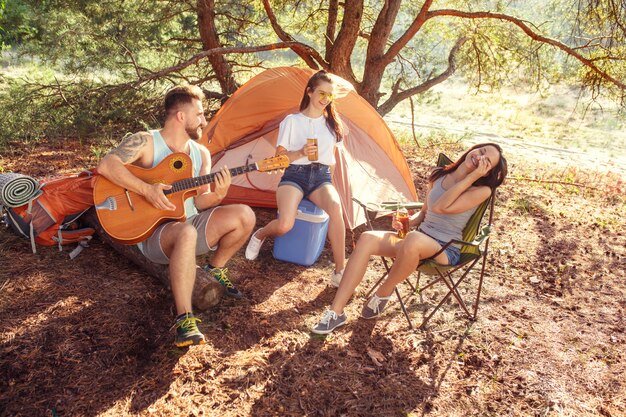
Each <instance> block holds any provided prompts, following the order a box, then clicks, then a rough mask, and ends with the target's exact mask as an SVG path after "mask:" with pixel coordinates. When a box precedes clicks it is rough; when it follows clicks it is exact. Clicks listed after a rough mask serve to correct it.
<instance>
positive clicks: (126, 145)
mask: <svg viewBox="0 0 626 417" xmlns="http://www.w3.org/2000/svg"><path fill="white" fill-rule="evenodd" d="M146 143H148V139H147V138H146V136H145V134H144V133H135V134H134V135H130V136H128V137H126V138H124V139H123V140H122V142H121V143H120V144H119V145H118V146H117V148H115V149H113V150H112V151H111V155H116V156H117V157H118V158H120V160H121V161H122V163H123V164H128V163H130V162H133V161H135V160H136V159H137V155H138V154H139V151H140V150H141V148H143V147H144V146H146Z"/></svg>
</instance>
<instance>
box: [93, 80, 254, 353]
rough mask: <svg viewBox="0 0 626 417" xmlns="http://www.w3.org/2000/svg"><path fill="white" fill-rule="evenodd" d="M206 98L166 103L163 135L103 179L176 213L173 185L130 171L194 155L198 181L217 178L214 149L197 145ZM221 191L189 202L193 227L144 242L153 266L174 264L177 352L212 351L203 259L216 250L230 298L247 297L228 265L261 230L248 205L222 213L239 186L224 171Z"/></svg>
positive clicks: (125, 154)
mask: <svg viewBox="0 0 626 417" xmlns="http://www.w3.org/2000/svg"><path fill="white" fill-rule="evenodd" d="M203 98H204V94H203V92H202V90H201V89H200V88H199V87H197V86H178V87H174V88H172V89H171V90H169V91H168V92H167V94H166V95H165V100H164V107H165V123H164V126H163V128H162V129H160V130H151V131H149V132H139V133H136V134H134V135H131V136H128V137H126V138H125V139H124V140H122V142H121V143H120V144H119V145H118V146H117V147H116V148H114V149H113V150H112V151H111V152H109V153H108V154H107V155H106V156H105V157H104V158H103V159H102V161H101V162H100V164H99V165H98V172H99V173H100V174H101V175H103V176H104V177H106V178H107V179H108V180H109V181H111V182H113V183H115V184H117V185H119V186H120V187H123V188H125V189H126V190H129V191H132V192H135V193H137V194H140V195H141V196H143V198H145V199H146V200H147V201H149V202H150V203H151V204H152V205H153V206H154V207H155V208H156V209H159V210H175V209H176V207H175V206H174V204H172V202H171V201H170V200H169V199H168V198H167V197H166V195H165V194H164V191H165V190H168V189H170V188H171V187H172V186H171V185H166V184H163V183H160V182H158V179H155V182H154V183H148V182H146V181H144V180H142V179H140V178H138V177H137V176H136V175H134V174H133V173H131V172H130V170H129V169H128V168H127V167H126V166H125V165H127V164H133V165H136V166H138V167H141V168H146V169H150V168H153V167H155V166H156V165H157V164H158V163H159V162H161V161H162V160H163V159H164V158H166V157H167V156H168V155H170V154H172V153H174V152H181V153H185V154H187V155H189V156H190V157H191V161H192V168H193V174H194V176H196V177H197V176H199V175H208V174H209V173H210V171H211V155H210V153H209V150H208V149H207V148H206V147H205V146H203V145H200V144H198V143H197V142H196V141H197V140H198V139H199V138H200V136H201V134H202V128H203V127H204V126H206V124H207V122H206V119H205V117H204V108H203V105H202V100H203ZM214 182H215V189H214V191H211V190H210V186H209V185H208V184H207V185H203V186H201V187H200V188H199V189H198V193H197V195H196V196H194V197H190V198H187V200H185V216H186V221H185V222H176V221H168V222H166V223H163V224H161V225H160V226H159V227H158V228H156V229H155V230H154V233H152V235H151V236H150V237H148V238H147V239H146V240H144V241H143V242H141V243H139V249H140V250H141V252H142V253H143V254H144V255H145V256H146V257H147V258H148V259H149V260H150V261H152V262H156V263H160V264H169V275H170V281H171V287H172V294H173V296H174V303H175V305H176V310H177V314H178V317H177V318H176V322H175V327H176V339H175V342H174V343H175V345H176V346H179V347H181V346H188V345H197V344H204V343H205V339H204V335H203V334H202V333H201V332H200V331H199V330H198V327H197V324H196V322H197V321H199V320H198V319H197V318H196V317H194V315H193V312H192V306H191V296H192V291H193V287H194V281H195V278H196V255H202V254H205V253H207V252H208V251H214V253H213V257H212V259H211V264H209V265H208V267H209V271H210V272H211V273H212V275H213V276H214V277H215V278H216V279H217V280H218V281H219V282H220V283H222V285H224V286H225V287H226V294H228V295H230V296H233V297H236V298H240V297H241V293H239V291H238V290H237V289H236V288H235V287H234V286H233V285H232V283H231V282H230V280H229V279H228V277H227V275H226V273H227V268H225V267H224V266H225V265H226V263H227V262H228V260H229V259H230V258H231V257H232V256H233V255H234V254H235V253H236V252H237V250H239V248H240V247H241V246H243V244H244V243H245V242H246V241H247V240H248V237H249V236H250V233H251V232H252V228H253V227H254V224H255V215H254V212H253V211H252V210H251V209H250V207H248V206H246V205H242V204H233V205H226V206H219V204H220V202H221V201H222V199H223V198H224V197H225V196H226V193H227V191H228V188H229V187H230V183H231V174H230V172H229V170H228V168H226V167H224V168H223V169H222V170H221V171H220V172H219V173H217V174H216V175H215V181H214Z"/></svg>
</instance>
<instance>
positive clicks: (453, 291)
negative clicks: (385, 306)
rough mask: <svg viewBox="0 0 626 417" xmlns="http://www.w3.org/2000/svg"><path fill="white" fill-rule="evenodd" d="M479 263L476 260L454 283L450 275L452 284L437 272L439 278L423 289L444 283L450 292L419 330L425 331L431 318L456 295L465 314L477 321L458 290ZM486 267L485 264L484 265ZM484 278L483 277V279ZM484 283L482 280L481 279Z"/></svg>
mask: <svg viewBox="0 0 626 417" xmlns="http://www.w3.org/2000/svg"><path fill="white" fill-rule="evenodd" d="M477 261H478V259H476V260H475V261H474V262H473V263H472V265H470V267H469V268H467V270H466V271H465V273H464V274H463V275H461V277H460V278H459V279H458V280H457V281H456V282H454V280H453V279H452V277H451V275H450V274H447V275H448V278H449V279H450V282H448V280H447V279H446V277H445V276H444V275H443V274H442V273H441V272H440V271H437V272H438V273H439V278H437V279H435V280H433V281H432V282H429V283H428V285H426V286H425V287H424V288H422V289H426V288H428V287H430V286H431V285H433V284H434V283H436V282H439V281H443V282H444V283H445V284H446V286H447V287H448V292H447V293H446V295H445V296H444V297H443V298H442V299H441V301H440V302H439V304H437V306H436V307H435V308H433V310H432V311H431V312H430V314H429V315H428V316H427V317H426V318H425V319H424V321H422V324H420V326H419V328H420V329H423V328H424V326H426V323H428V321H429V320H430V319H431V317H432V316H433V315H434V314H435V313H436V312H437V310H439V308H440V307H441V306H442V305H443V304H444V303H445V302H446V301H447V300H448V298H450V296H451V295H454V298H456V301H457V302H458V303H459V306H460V307H461V308H462V309H463V311H464V312H465V314H467V317H468V318H469V319H470V320H475V319H476V315H472V314H471V313H470V312H469V310H468V309H467V306H466V305H465V302H464V301H463V299H462V298H461V295H460V294H459V292H458V290H457V288H458V287H459V285H460V284H461V282H463V280H464V279H465V277H466V276H467V274H468V273H469V271H471V269H472V267H473V266H474V264H476V262H477ZM483 265H484V263H483ZM481 278H482V277H481ZM481 281H482V279H481ZM474 310H476V306H474Z"/></svg>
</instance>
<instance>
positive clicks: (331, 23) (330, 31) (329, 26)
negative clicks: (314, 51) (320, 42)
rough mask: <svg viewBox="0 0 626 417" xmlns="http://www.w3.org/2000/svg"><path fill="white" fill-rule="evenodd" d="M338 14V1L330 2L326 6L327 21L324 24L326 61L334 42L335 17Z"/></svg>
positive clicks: (332, 0)
mask: <svg viewBox="0 0 626 417" xmlns="http://www.w3.org/2000/svg"><path fill="white" fill-rule="evenodd" d="M338 14H339V0H330V2H329V4H328V21H327V22H326V52H325V54H324V55H325V58H326V61H328V60H329V59H330V52H331V50H332V49H333V46H334V42H335V30H336V26H337V16H338Z"/></svg>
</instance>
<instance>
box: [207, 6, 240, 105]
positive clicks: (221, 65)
mask: <svg viewBox="0 0 626 417" xmlns="http://www.w3.org/2000/svg"><path fill="white" fill-rule="evenodd" d="M197 10H198V29H199V31H200V38H202V47H203V49H204V50H205V51H207V50H209V49H214V48H221V47H222V45H221V44H220V40H219V38H218V36H217V28H216V27H215V3H214V1H213V0H198V8H197ZM208 59H209V62H210V63H211V66H212V67H213V70H214V71H215V76H216V77H217V80H218V81H219V83H220V87H221V88H222V93H224V94H225V95H227V96H230V95H231V94H233V93H234V92H235V91H237V88H238V87H239V86H238V85H237V81H235V77H233V71H232V68H231V65H230V63H229V62H228V61H227V60H226V57H224V55H221V54H218V55H211V56H209V58H208Z"/></svg>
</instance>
